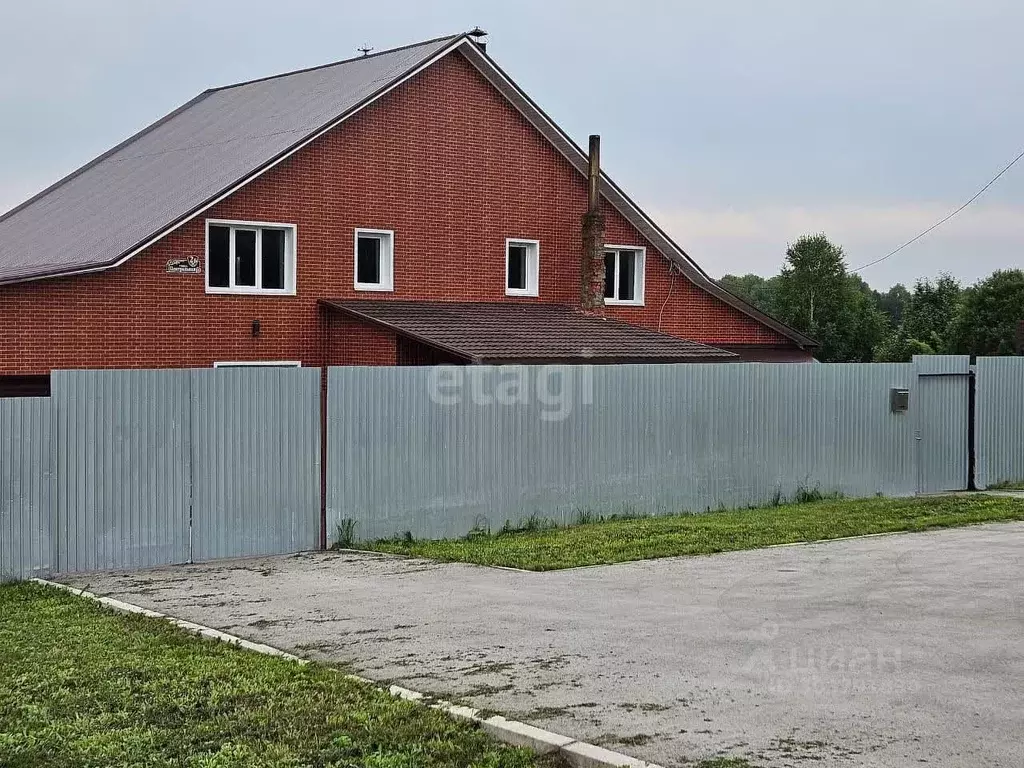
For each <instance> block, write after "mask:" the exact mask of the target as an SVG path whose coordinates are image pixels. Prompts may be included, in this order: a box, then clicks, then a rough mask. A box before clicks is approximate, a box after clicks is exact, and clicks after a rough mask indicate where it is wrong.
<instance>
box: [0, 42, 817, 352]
mask: <svg viewBox="0 0 1024 768" xmlns="http://www.w3.org/2000/svg"><path fill="white" fill-rule="evenodd" d="M456 48H458V49H459V50H460V51H461V52H462V54H463V55H465V56H466V58H467V59H468V60H469V62H470V63H471V64H473V66H475V67H476V68H477V70H478V71H479V72H480V73H481V74H482V75H483V76H484V77H485V78H486V79H487V80H488V81H489V82H490V83H491V84H492V85H494V86H495V88H497V89H498V90H499V91H500V92H501V93H502V94H503V95H504V96H505V97H506V98H507V99H508V100H509V102H510V103H511V104H512V105H513V106H514V107H515V108H516V109H517V110H519V112H520V113H521V114H522V115H523V116H524V117H525V118H526V119H527V120H528V121H529V122H530V123H531V124H533V126H534V127H536V128H537V130H538V131H540V132H541V134H542V135H543V136H544V137H545V138H546V139H547V140H548V141H549V142H551V144H552V145H553V146H554V147H555V149H556V150H557V151H558V152H559V153H561V154H562V156H563V157H565V158H566V159H567V160H568V161H569V162H570V163H571V164H572V165H573V166H574V167H575V168H576V169H577V170H578V171H580V173H582V174H584V175H586V172H587V156H586V153H585V152H584V151H583V150H582V149H581V148H580V147H579V145H577V144H576V143H575V142H574V141H572V139H571V138H569V136H568V135H567V134H566V133H565V131H563V130H562V129H561V128H560V127H558V126H557V125H556V124H555V123H554V121H552V120H551V119H550V118H549V117H548V116H547V115H546V114H545V113H544V111H543V110H541V108H540V107H538V106H537V105H536V104H535V103H534V101H533V100H532V99H531V98H530V97H529V96H528V95H527V94H526V93H525V92H524V91H523V90H522V89H521V88H520V87H519V86H518V85H516V84H515V83H514V82H513V81H512V79H511V78H509V77H508V75H506V74H505V73H504V72H503V71H502V69H501V68H500V67H499V66H498V65H497V64H495V62H494V60H493V59H491V57H490V56H488V55H487V54H486V53H484V52H483V50H482V49H481V48H480V46H478V45H475V44H474V43H472V42H470V38H469V35H468V34H465V33H464V34H459V35H450V36H448V37H440V38H437V39H435V40H428V41H427V42H424V43H417V44H415V45H410V46H406V47H404V48H395V49H392V50H389V51H383V52H381V53H378V54H373V55H370V56H364V57H359V58H355V59H349V60H347V61H341V62H337V63H335V64H328V65H326V66H322V67H315V68H313V69H306V70H301V71H298V72H292V73H288V74H285V75H277V76H274V77H268V78H264V79H262V80H253V81H249V82H246V83H239V84H237V85H230V86H225V87H223V88H215V89H213V90H210V91H206V92H205V93H202V94H200V95H199V96H198V97H196V98H195V99H193V100H192V101H190V102H188V103H187V104H185V105H183V106H181V107H179V108H178V109H177V110H175V111H174V112H172V113H171V114H169V115H167V116H166V117H164V118H163V119H161V120H159V121H157V122H156V123H154V124H153V125H151V126H149V127H148V128H146V129H144V130H143V131H141V132H140V133H138V134H136V135H135V136H132V137H131V138H129V139H127V140H126V141H124V142H122V143H121V144H119V145H118V146H116V147H114V148H113V149H112V150H110V151H109V152H107V153H106V154H104V155H101V156H100V157H98V158H96V159H95V160H93V161H92V162H91V163H89V164H88V165H86V166H84V167H82V168H80V169H79V170H77V171H75V172H74V173H72V174H71V175H70V176H67V177H66V178H64V179H61V180H60V181H58V182H57V183H56V184H54V185H53V186H51V187H49V188H48V189H45V190H43V191H42V192H40V193H39V194H38V195H36V196H35V197H33V198H32V199H30V200H28V201H26V202H25V203H22V204H21V205H20V206H18V207H17V208H14V209H13V210H11V211H9V212H7V213H6V214H4V215H3V216H0V285H4V284H5V283H14V282H20V281H23V280H31V279H35V278H42V277H56V276H59V275H66V274H77V273H80V272H90V271H97V270H101V269H106V268H109V267H112V266H117V265H118V264H120V263H122V262H123V261H125V260H126V259H128V258H130V257H131V256H134V255H135V254H136V253H138V252H139V251H141V250H142V249H143V248H145V247H147V246H148V245H150V244H151V243H152V242H155V241H156V240H157V239H159V238H160V237H163V236H164V235H166V234H167V233H168V232H170V231H171V230H173V229H174V228H175V227H177V226H179V225H181V224H182V223H183V222H184V221H187V220H188V219H189V218H191V217H193V216H195V215H197V214H198V213H200V212H201V211H202V210H204V209H205V208H207V207H209V206H210V205H212V204H213V203H214V202H216V201H217V200H218V199H220V198H221V197H223V196H225V195H227V194H229V193H231V192H233V191H234V190H235V189H238V188H239V187H241V186H243V185H244V184H245V183H247V182H248V181H250V180H251V179H253V178H254V177H255V176H256V175H258V174H259V173H261V172H262V171H264V170H265V169H267V168H269V167H270V166H272V165H273V164H275V163H276V162H279V161H280V160H281V159H283V158H284V157H287V156H288V155H289V154H291V153H292V152H295V151H297V150H298V149H299V148H301V147H303V146H305V145H306V144H308V143H309V142H310V141H312V140H313V139H315V138H316V137H317V136H320V135H321V134H322V133H324V132H325V131H327V130H330V129H331V128H333V127H334V126H336V125H338V124H339V123H341V122H342V121H343V120H345V119H346V118H348V117H349V116H351V115H353V114H355V113H356V112H358V111H359V110H360V109H361V108H362V107H364V106H366V105H368V104H370V103H371V102H373V101H374V100H375V99H377V98H379V97H380V96H381V95H383V94H384V93H386V92H387V91H389V90H391V89H393V88H395V87H397V86H398V85H400V84H401V83H402V82H404V81H405V80H406V79H407V78H409V77H410V76H412V75H413V74H415V73H416V72H418V71H419V70H420V69H422V68H424V67H425V66H428V65H429V64H430V63H432V62H433V61H436V60H437V59H439V58H441V57H442V56H444V55H446V54H447V53H449V52H451V51H453V50H455V49H456ZM601 194H602V195H603V196H604V197H605V198H606V199H607V200H608V201H609V202H610V203H611V204H612V206H614V207H615V208H616V209H617V210H618V211H619V212H620V213H621V214H622V215H623V216H624V217H625V218H626V220H627V221H629V222H630V223H631V224H632V225H633V226H634V227H636V228H637V230H639V231H640V233H641V234H642V235H643V236H644V237H646V238H647V239H648V240H650V241H651V242H652V243H653V244H654V246H655V247H656V248H657V249H658V250H659V251H660V252H661V253H662V254H663V255H664V256H665V258H667V259H669V261H671V262H673V263H674V264H675V265H676V266H677V267H678V268H679V271H680V272H681V273H682V274H683V275H684V276H685V277H687V278H688V279H689V280H691V281H692V282H693V283H695V284H696V285H698V286H700V287H701V288H703V289H704V290H705V291H707V292H708V293H710V294H712V295H713V296H716V297H718V298H719V299H721V300H722V301H723V302H725V303H726V304H729V305H731V306H732V307H734V308H736V309H737V310H739V311H740V312H742V313H744V314H746V315H748V316H750V317H752V318H754V319H755V320H757V321H758V322H760V323H763V324H764V325H767V326H768V327H770V328H773V329H775V330H776V331H778V332H779V333H780V334H782V335H783V336H786V337H788V338H790V339H792V340H793V341H794V342H796V344H797V345H799V346H801V347H816V346H818V344H817V342H816V341H814V340H813V339H811V338H810V337H809V336H806V335H804V334H802V333H800V332H799V331H797V330H795V329H793V328H790V327H789V326H787V325H785V324H784V323H781V322H779V321H778V320H776V319H775V318H773V317H771V316H770V315H767V314H765V313H764V312H762V311H761V310H759V309H757V308H756V307H754V306H752V305H750V304H748V303H747V302H745V301H743V300H742V299H740V298H739V297H738V296H735V295H733V294H732V293H730V292H729V291H727V290H726V289H725V288H723V287H722V286H721V285H719V284H718V282H717V281H715V280H713V279H712V278H711V277H710V276H709V275H708V274H707V273H706V272H704V270H703V269H701V268H700V266H699V265H698V264H697V263H696V262H695V261H693V260H692V259H691V258H690V257H689V256H688V255H687V254H686V252H685V251H683V249H682V248H680V247H679V246H678V245H677V244H676V243H675V242H674V241H673V240H672V239H671V238H670V237H669V236H668V235H667V234H666V233H665V232H664V231H663V230H662V229H661V228H660V227H659V226H658V225H657V224H656V223H655V222H654V221H653V220H652V219H651V218H650V217H649V216H647V214H645V213H644V212H643V211H642V210H641V209H640V207H639V206H638V205H637V204H636V203H634V202H633V201H632V200H631V199H630V198H629V197H628V196H627V195H626V194H625V192H623V191H622V190H621V189H620V188H619V187H618V185H616V184H615V182H613V181H612V180H611V179H610V178H609V177H608V176H607V175H606V174H604V173H602V174H601Z"/></svg>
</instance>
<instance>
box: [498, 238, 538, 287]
mask: <svg viewBox="0 0 1024 768" xmlns="http://www.w3.org/2000/svg"><path fill="white" fill-rule="evenodd" d="M539 267H540V241H538V240H514V239H512V238H509V239H508V240H506V241H505V295H506V296H536V295H538V279H537V278H538V271H539Z"/></svg>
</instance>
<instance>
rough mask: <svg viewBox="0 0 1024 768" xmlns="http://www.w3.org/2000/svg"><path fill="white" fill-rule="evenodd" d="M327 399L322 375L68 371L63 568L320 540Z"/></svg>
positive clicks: (287, 547) (61, 393)
mask: <svg viewBox="0 0 1024 768" xmlns="http://www.w3.org/2000/svg"><path fill="white" fill-rule="evenodd" d="M319 399H320V391H319V370H317V369H278V368H257V369H248V368H236V369H231V368H225V369H205V370H158V371H139V370H134V371H57V372H55V373H54V374H53V397H52V398H51V400H50V401H43V402H44V403H46V402H49V403H50V406H49V408H50V409H52V412H53V414H54V417H55V421H56V437H57V439H56V450H55V454H56V466H57V472H56V474H57V477H58V482H57V492H56V494H55V512H54V519H55V521H56V523H55V524H56V530H57V539H58V541H57V545H56V552H57V557H56V568H57V570H60V571H86V570H94V569H101V568H134V567H143V566H151V565H164V564H173V563H184V562H189V561H190V560H207V559H213V558H217V557H238V556H245V555H255V554H274V553H285V552H295V551H300V550H305V549H312V548H314V547H315V546H316V545H317V543H318V539H319V530H320V519H319V512H320V421H319V411H318V408H319ZM0 402H12V401H0ZM43 407H46V406H43ZM4 434H5V433H4ZM2 488H3V486H0V489H2Z"/></svg>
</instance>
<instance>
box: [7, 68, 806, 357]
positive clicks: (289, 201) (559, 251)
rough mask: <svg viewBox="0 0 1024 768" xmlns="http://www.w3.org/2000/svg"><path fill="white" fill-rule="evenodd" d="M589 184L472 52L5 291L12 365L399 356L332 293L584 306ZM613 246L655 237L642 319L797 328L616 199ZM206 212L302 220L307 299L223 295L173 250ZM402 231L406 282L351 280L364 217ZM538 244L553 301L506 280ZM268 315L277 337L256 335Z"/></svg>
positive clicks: (760, 338) (627, 315)
mask: <svg viewBox="0 0 1024 768" xmlns="http://www.w3.org/2000/svg"><path fill="white" fill-rule="evenodd" d="M585 207H586V189H585V180H584V178H583V176H582V175H580V174H579V173H578V172H577V171H576V170H575V169H573V168H572V167H571V166H570V165H569V163H568V162H567V161H566V160H565V159H564V158H562V157H561V156H560V155H558V154H557V153H556V152H555V151H554V150H553V149H552V148H551V147H550V145H548V144H547V142H546V141H545V140H544V139H543V138H542V137H541V136H540V134H539V133H537V131H536V130H534V129H533V128H532V126H530V125H529V124H528V123H527V122H526V120H525V119H524V118H523V117H522V116H521V115H520V114H519V113H518V112H516V111H515V110H514V109H513V108H512V107H511V106H509V105H508V104H507V103H506V102H505V101H504V99H503V98H502V97H501V96H500V95H499V94H498V92H497V91H496V90H494V89H493V88H492V87H491V86H490V85H489V84H488V83H487V82H486V81H485V80H484V79H483V78H482V77H481V76H480V75H479V73H478V72H476V70H475V69H474V68H473V67H472V66H471V65H470V64H469V63H468V62H467V61H466V60H465V59H464V58H463V57H462V56H461V55H459V54H453V55H450V56H449V57H447V58H446V59H444V60H442V61H440V62H438V63H437V64H435V65H434V66H432V67H430V68H428V69H427V70H425V71H424V72H422V73H421V74H419V75H418V76H417V77H416V78H414V79H413V80H411V81H410V82H409V83H407V84H405V85H404V86H402V87H400V88H397V89H395V90H394V91H392V92H391V93H390V94H388V95H387V96H386V97H384V98H383V99H381V100H380V101H379V102H377V103H376V104H374V105H373V106H371V107H369V108H367V109H365V110H363V111H362V112H361V113H359V114H358V115H356V116H355V117H354V118H352V119H350V120H348V121H346V122H345V123H343V124H342V125H341V126H339V128H338V129H336V130H334V131H332V132H331V133H329V134H327V135H325V136H323V137H321V138H320V139H318V140H317V141H315V142H314V143H312V144H311V145H310V146H308V147H307V148H305V149H303V150H302V151H301V152H299V153H297V154H295V155H294V156H292V157H291V158H289V159H288V160H286V161H284V162H283V163H281V164H279V165H278V166H277V167H275V168H274V169H272V170H271V171H269V172H268V173H266V174H264V175H263V176H262V177H260V178H259V179H257V180H255V181H254V182H252V183H250V184H249V185H247V186H246V187H244V188H243V189H241V190H239V191H238V192H237V193H235V194H234V195H232V196H231V197H229V198H227V199H226V200H224V201H222V202H221V203H219V204H217V205H216V206H214V207H213V208H212V209H211V210H210V211H208V212H206V213H204V214H203V215H202V216H201V217H199V218H197V219H195V220H193V221H191V222H189V223H188V224H186V225H185V226H183V227H181V228H180V229H178V230H177V231H175V232H174V233H172V234H171V235H169V236H167V237H166V238H164V239H163V240H161V241H160V242H158V243H156V244H155V245H153V246H152V247H150V248H149V249H147V250H146V251H145V252H143V253H142V254H140V255H138V256H136V257H135V258H133V259H132V260H130V261H129V262H127V263H126V264H125V265H123V266H121V267H119V268H117V269H114V270H110V271H107V272H103V273H98V274H94V275H83V276H77V277H71V278H61V279H55V280H44V281H38V282H33V283H24V284H20V285H14V286H6V287H0V351H2V354H0V373H44V372H46V371H48V370H50V369H52V368H81V367H117V368H123V367H166V366H209V365H211V364H212V363H213V362H214V361H217V360H250V359H251V360H301V361H302V363H303V364H304V365H320V364H322V362H323V357H324V354H325V352H326V351H328V350H329V356H330V360H329V362H331V363H335V364H341V363H355V364H366V363H393V362H394V359H395V344H394V337H393V336H390V335H388V334H382V333H380V332H378V331H375V330H371V329H366V328H359V327H358V326H356V325H355V324H354V323H351V322H348V323H343V322H340V321H339V322H338V324H337V325H336V326H333V327H332V335H334V336H336V337H337V338H332V340H331V342H330V344H329V345H327V344H324V343H322V342H321V339H320V334H321V333H322V332H323V329H324V328H325V325H324V323H323V321H322V319H321V317H320V313H319V311H318V308H317V303H316V302H317V300H318V299H320V298H370V299H382V298H396V299H432V300H482V301H531V300H540V301H545V302H558V303H571V304H578V303H579V284H580V273H579V259H580V250H581V235H580V220H581V217H582V215H583V213H584V210H585ZM605 215H606V220H607V234H606V241H607V242H609V243H615V244H621V245H633V244H636V245H646V246H647V248H648V251H647V272H646V301H645V304H646V305H645V306H644V307H610V308H608V310H607V311H608V313H609V314H611V315H613V316H616V317H620V318H622V319H624V320H627V321H629V322H633V323H636V324H640V325H646V326H649V327H653V328H659V327H660V328H661V330H663V331H666V332H668V333H673V334H677V335H680V336H683V337H686V338H690V339H695V340H698V341H705V342H709V343H722V344H726V343H737V344H751V343H755V344H760V343H765V344H787V343H788V340H786V339H785V338H784V337H782V336H780V335H779V334H777V333H776V332H775V331H773V330H771V329H769V328H766V327H764V326H762V325H760V324H759V323H757V322H756V321H754V320H753V319H751V318H749V317H747V316H746V315H743V314H742V313H740V312H738V311H737V310H735V309H733V308H732V307H730V306H728V305H726V304H724V303H723V302H721V301H719V300H718V299H715V298H714V297H712V296H710V295H709V294H706V293H705V292H703V291H702V290H700V289H699V288H697V287H696V286H695V285H694V284H692V283H690V282H689V281H688V280H687V279H686V278H684V277H682V276H680V275H675V276H672V277H670V275H669V271H668V262H667V261H666V260H665V259H664V258H662V257H661V256H660V255H659V254H658V253H657V251H656V250H655V249H654V248H653V247H652V246H651V245H650V244H649V243H646V242H645V241H644V240H643V239H642V238H641V237H640V236H639V234H638V233H637V232H636V231H635V230H634V229H633V228H632V227H631V226H630V225H629V224H628V223H627V222H626V221H625V220H624V219H623V217H622V216H620V215H619V214H618V213H617V212H615V211H614V210H613V209H611V208H610V207H608V206H606V210H605ZM206 218H226V219H242V220H254V221H270V222H279V223H291V224H296V225H297V226H298V275H297V295H296V296H294V297H254V296H220V295H218V296H215V295H207V294H206V293H205V289H204V285H205V283H204V278H203V276H202V275H170V274H166V273H165V271H164V265H165V263H166V261H167V260H168V259H169V258H172V257H182V256H200V257H202V256H203V254H204V242H205V237H204V228H205V219H206ZM356 227H370V228H379V229H393V230H395V266H394V271H395V275H394V285H395V290H394V293H390V294H387V293H363V292H358V291H355V290H354V288H353V253H352V251H353V230H354V229H355V228H356ZM507 237H523V238H530V239H537V240H540V242H541V246H540V297H539V299H521V298H517V299H511V298H508V297H506V296H505V293H504V269H505V238H507ZM254 319H258V320H259V321H260V325H261V333H260V335H259V336H258V337H255V338H254V337H253V336H252V334H251V326H252V321H253V320H254Z"/></svg>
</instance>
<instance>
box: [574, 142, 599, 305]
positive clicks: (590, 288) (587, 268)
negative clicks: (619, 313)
mask: <svg viewBox="0 0 1024 768" xmlns="http://www.w3.org/2000/svg"><path fill="white" fill-rule="evenodd" d="M581 266H582V269H581V270H580V273H581V278H582V280H581V283H582V284H581V286H580V304H581V305H582V306H583V309H584V311H587V312H601V311H602V310H603V309H604V216H602V215H601V137H600V136H591V137H590V163H589V166H588V169H587V212H586V213H585V214H584V216H583V258H582V263H581Z"/></svg>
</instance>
